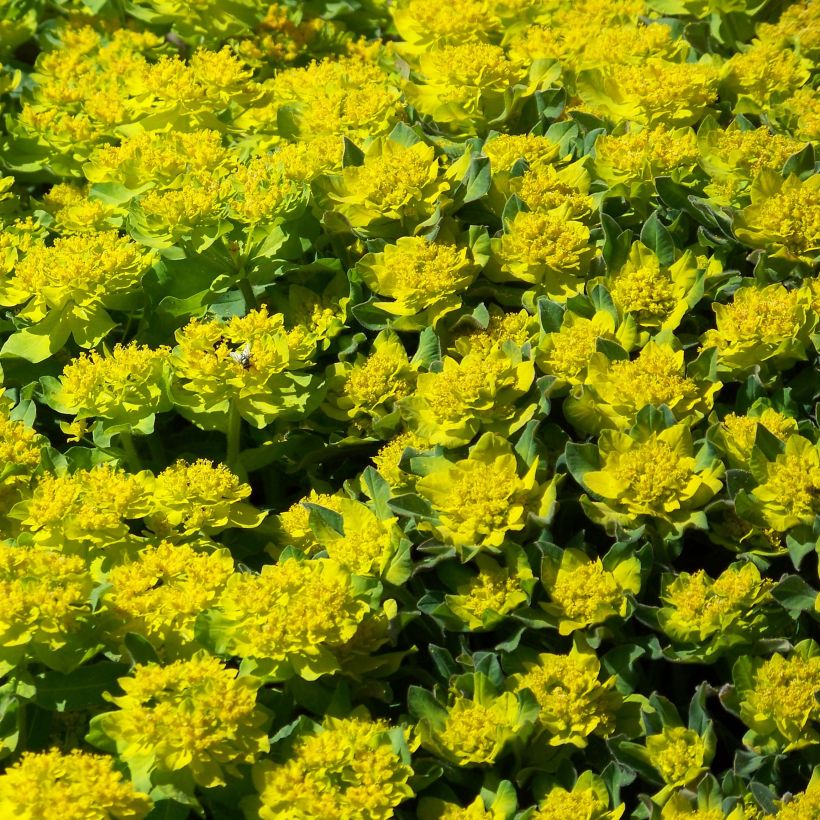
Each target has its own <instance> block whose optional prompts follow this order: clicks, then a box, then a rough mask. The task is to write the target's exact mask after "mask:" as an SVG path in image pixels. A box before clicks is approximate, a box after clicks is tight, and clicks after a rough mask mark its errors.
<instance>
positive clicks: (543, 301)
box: [537, 296, 564, 333]
mask: <svg viewBox="0 0 820 820" xmlns="http://www.w3.org/2000/svg"><path fill="white" fill-rule="evenodd" d="M537 304H538V318H539V320H540V322H541V328H542V330H543V331H544V333H557V332H558V331H559V330H560V329H561V323H562V322H563V320H564V306H563V305H560V304H558V302H553V301H552V300H551V299H547V297H546V296H542V297H540V298H539V300H538V303H537Z"/></svg>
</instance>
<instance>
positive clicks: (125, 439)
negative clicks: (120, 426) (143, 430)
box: [120, 430, 142, 473]
mask: <svg viewBox="0 0 820 820" xmlns="http://www.w3.org/2000/svg"><path fill="white" fill-rule="evenodd" d="M120 445H121V446H122V449H123V452H124V453H125V460H126V461H127V462H128V466H129V468H130V469H131V472H132V473H138V472H139V471H140V470H141V469H142V461H141V459H140V457H139V453H138V452H137V448H136V447H135V446H134V437H133V436H132V435H131V431H130V430H121V431H120Z"/></svg>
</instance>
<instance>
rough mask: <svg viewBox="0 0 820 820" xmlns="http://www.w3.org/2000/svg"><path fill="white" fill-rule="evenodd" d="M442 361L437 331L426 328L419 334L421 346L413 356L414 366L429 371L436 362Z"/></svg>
mask: <svg viewBox="0 0 820 820" xmlns="http://www.w3.org/2000/svg"><path fill="white" fill-rule="evenodd" d="M439 361H441V343H440V342H439V339H438V336H437V335H436V332H435V330H433V328H431V327H426V328H424V330H422V332H421V333H420V334H419V346H418V348H416V352H415V354H414V356H413V359H412V362H413V364H417V365H419V366H420V367H422V368H424V369H425V370H429V369H430V366H431V365H432V364H433V363H434V362H439Z"/></svg>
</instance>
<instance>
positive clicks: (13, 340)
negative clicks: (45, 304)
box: [0, 310, 71, 363]
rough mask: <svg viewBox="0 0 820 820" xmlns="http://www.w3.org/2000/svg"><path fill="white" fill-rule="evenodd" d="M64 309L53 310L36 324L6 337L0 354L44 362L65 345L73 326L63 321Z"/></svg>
mask: <svg viewBox="0 0 820 820" xmlns="http://www.w3.org/2000/svg"><path fill="white" fill-rule="evenodd" d="M64 312H65V311H64V310H52V311H49V313H48V314H47V315H46V317H45V319H43V320H42V321H40V322H37V324H36V325H32V326H31V327H27V328H24V329H23V330H18V331H17V333H12V335H11V336H9V337H8V339H6V342H5V344H4V345H3V348H2V350H0V356H3V357H9V356H16V357H18V358H20V359H25V360H26V361H29V362H34V363H37V362H42V361H45V360H46V359H47V358H48V357H49V356H52V355H54V354H55V353H56V352H57V351H58V350H60V349H61V348H63V347H64V346H65V343H66V342H67V341H68V338H69V336H71V328H70V327H69V325H68V324H67V323H66V322H64V321H63V313H64Z"/></svg>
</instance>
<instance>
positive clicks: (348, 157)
mask: <svg viewBox="0 0 820 820" xmlns="http://www.w3.org/2000/svg"><path fill="white" fill-rule="evenodd" d="M363 163H364V151H362V149H361V148H359V146H358V145H356V144H355V143H353V142H351V141H350V140H349V139H348V138H347V137H345V138H344V153H343V154H342V168H348V167H350V166H351V165H354V166H355V165H362V164H363Z"/></svg>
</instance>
